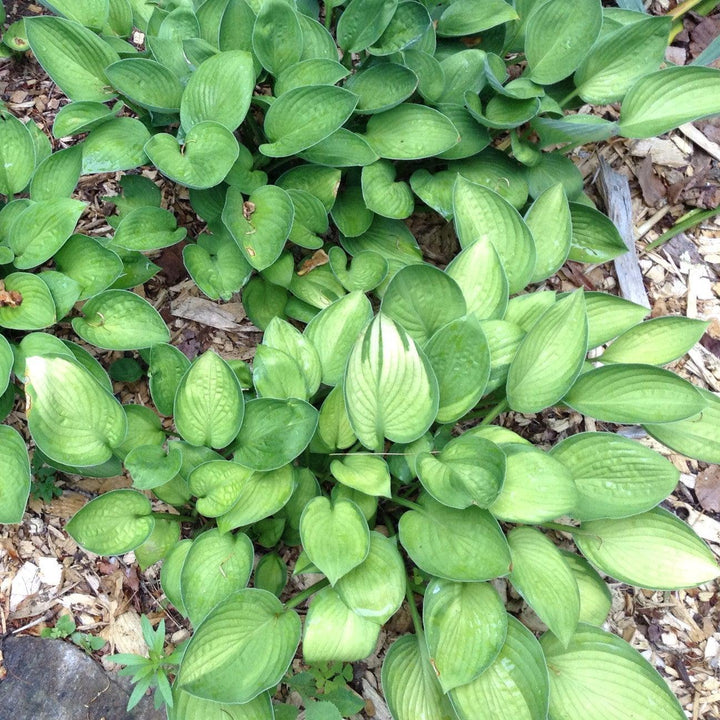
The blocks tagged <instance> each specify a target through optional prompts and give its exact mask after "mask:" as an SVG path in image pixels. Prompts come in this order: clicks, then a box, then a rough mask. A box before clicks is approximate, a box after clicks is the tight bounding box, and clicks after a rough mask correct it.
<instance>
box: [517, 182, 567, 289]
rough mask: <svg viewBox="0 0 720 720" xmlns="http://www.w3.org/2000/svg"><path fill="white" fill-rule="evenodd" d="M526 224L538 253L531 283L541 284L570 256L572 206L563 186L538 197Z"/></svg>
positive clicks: (546, 191)
mask: <svg viewBox="0 0 720 720" xmlns="http://www.w3.org/2000/svg"><path fill="white" fill-rule="evenodd" d="M525 224H526V225H527V226H528V228H529V229H530V232H531V233H532V236H533V240H534V241H535V250H536V252H537V255H536V257H535V269H534V270H533V274H532V277H531V278H530V280H531V282H540V281H542V280H545V279H546V278H549V277H550V276H551V275H553V274H554V273H555V272H557V270H559V269H560V267H562V265H563V263H564V262H565V260H567V256H568V254H569V253H570V246H571V243H572V222H571V218H570V206H569V205H568V201H567V197H566V196H565V192H564V191H563V187H562V185H561V184H560V183H557V184H555V185H552V186H550V187H549V188H548V189H547V190H545V191H544V192H543V193H542V194H541V195H539V196H538V198H537V200H535V202H534V203H533V204H532V205H531V206H530V208H529V209H528V211H527V212H526V213H525Z"/></svg>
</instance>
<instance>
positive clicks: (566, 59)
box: [525, 0, 603, 85]
mask: <svg viewBox="0 0 720 720" xmlns="http://www.w3.org/2000/svg"><path fill="white" fill-rule="evenodd" d="M602 20H603V16H602V6H601V4H600V2H599V1H598V0H581V2H578V3H576V5H575V6H574V8H573V12H572V14H570V13H568V12H567V7H566V5H565V3H564V2H563V0H549V2H546V3H539V4H536V5H535V6H534V8H533V10H532V12H531V14H530V15H529V17H528V22H527V27H526V30H525V56H526V57H527V61H528V68H529V70H530V79H531V80H533V81H534V82H536V83H540V84H541V85H550V84H552V83H556V82H558V81H559V80H562V79H563V78H565V77H567V76H568V75H570V74H571V73H572V71H573V70H575V68H576V67H577V66H578V65H579V64H580V62H581V61H582V59H583V58H584V57H585V55H587V52H588V50H589V49H590V47H591V46H592V44H593V43H594V42H595V39H596V38H597V36H598V34H599V33H600V26H601V25H602Z"/></svg>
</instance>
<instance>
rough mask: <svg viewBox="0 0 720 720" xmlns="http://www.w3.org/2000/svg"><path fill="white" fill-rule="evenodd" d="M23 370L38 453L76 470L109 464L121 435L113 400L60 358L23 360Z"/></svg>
mask: <svg viewBox="0 0 720 720" xmlns="http://www.w3.org/2000/svg"><path fill="white" fill-rule="evenodd" d="M25 368H26V370H25V372H26V376H27V380H26V383H25V393H26V395H27V400H26V402H27V416H28V428H29V430H30V433H31V435H32V436H33V439H34V440H35V443H36V444H37V446H38V447H39V448H40V449H41V450H42V451H43V453H45V454H46V455H47V456H48V457H50V458H52V459H54V460H57V461H58V462H61V463H64V464H66V465H75V466H79V467H82V466H88V465H100V464H102V463H104V462H105V461H106V460H109V459H110V457H111V456H112V454H113V448H114V447H116V446H118V445H119V444H120V443H121V442H122V441H123V440H124V439H125V434H126V432H127V421H126V419H125V413H124V412H123V409H122V406H121V405H120V403H119V402H118V401H117V400H116V399H115V398H114V397H113V395H112V394H111V393H110V392H109V391H108V390H106V389H105V388H103V387H101V386H100V385H99V384H98V382H97V381H96V380H95V378H93V376H92V375H91V374H90V372H89V371H87V370H85V369H84V368H83V367H81V366H80V365H78V364H77V363H75V362H74V361H72V360H69V359H67V358H65V357H62V356H57V355H56V356H47V357H39V356H33V357H29V358H27V360H26V363H25ZM148 532H149V530H148ZM143 540H144V538H143ZM140 542H142V540H141V541H140ZM138 544H139V543H138ZM122 552H125V551H122Z"/></svg>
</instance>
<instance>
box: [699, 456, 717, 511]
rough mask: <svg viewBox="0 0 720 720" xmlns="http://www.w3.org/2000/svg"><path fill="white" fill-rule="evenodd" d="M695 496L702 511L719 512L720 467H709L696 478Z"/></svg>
mask: <svg viewBox="0 0 720 720" xmlns="http://www.w3.org/2000/svg"><path fill="white" fill-rule="evenodd" d="M695 494H696V495H697V499H698V502H699V503H700V505H702V507H703V509H704V510H709V511H710V512H720V467H718V466H717V465H711V466H710V467H709V468H707V470H703V471H702V472H701V473H700V474H699V475H698V476H697V480H696V481H695Z"/></svg>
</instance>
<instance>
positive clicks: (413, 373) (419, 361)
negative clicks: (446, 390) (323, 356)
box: [344, 313, 439, 450]
mask: <svg viewBox="0 0 720 720" xmlns="http://www.w3.org/2000/svg"><path fill="white" fill-rule="evenodd" d="M344 394H345V404H346V407H347V411H348V417H349V418H350V424H351V425H352V428H353V431H354V432H355V435H356V436H357V437H358V439H359V440H360V442H361V443H362V444H363V445H365V446H366V447H367V448H369V449H371V450H382V448H383V445H384V442H385V438H388V439H389V440H392V441H394V442H412V441H413V440H416V439H417V438H419V437H420V436H421V435H422V434H423V433H424V432H425V431H426V430H427V429H428V428H429V427H430V425H431V424H432V422H433V420H434V419H435V416H436V415H437V410H438V402H439V392H438V385H437V379H436V378H435V374H434V372H433V371H432V368H431V367H430V364H429V362H428V360H427V358H426V357H425V355H424V354H423V352H422V350H420V348H419V347H418V346H417V345H416V343H415V342H414V341H413V340H412V338H411V337H410V336H409V335H408V334H407V333H406V332H405V330H403V328H402V327H401V326H400V325H398V324H397V323H395V321H393V320H392V319H391V318H389V317H387V316H386V315H384V314H382V313H381V314H379V315H378V316H377V317H376V318H375V320H374V321H373V322H372V323H371V324H370V325H369V326H368V327H367V328H366V329H365V331H364V332H363V334H362V335H361V336H360V337H359V338H358V339H357V341H356V343H355V346H354V347H353V349H352V352H351V353H350V357H349V358H348V364H347V369H346V372H345V382H344ZM400 407H402V410H401V411H399V408H400Z"/></svg>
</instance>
